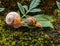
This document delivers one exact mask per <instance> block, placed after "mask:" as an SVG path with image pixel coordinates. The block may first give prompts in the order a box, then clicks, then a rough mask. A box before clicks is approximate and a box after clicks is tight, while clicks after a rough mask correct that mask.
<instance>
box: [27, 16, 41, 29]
mask: <svg viewBox="0 0 60 46" xmlns="http://www.w3.org/2000/svg"><path fill="white" fill-rule="evenodd" d="M26 22H27V24H28V25H29V26H35V27H40V28H41V27H42V25H41V24H40V23H38V22H37V20H36V18H34V17H32V16H29V17H28V18H27V21H26Z"/></svg>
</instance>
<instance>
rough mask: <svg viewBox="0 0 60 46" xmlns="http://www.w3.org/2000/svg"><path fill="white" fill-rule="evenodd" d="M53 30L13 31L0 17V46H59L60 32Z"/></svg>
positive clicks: (21, 29)
mask: <svg viewBox="0 0 60 46" xmlns="http://www.w3.org/2000/svg"><path fill="white" fill-rule="evenodd" d="M57 25H58V24H57ZM55 26H56V25H55ZM57 27H58V28H59V25H58V26H57ZM55 29H57V28H55ZM55 29H50V28H43V29H32V30H31V31H30V29H27V28H26V27H20V28H18V29H14V28H13V27H11V26H8V25H7V24H6V23H5V20H4V19H3V18H2V16H0V46H57V45H60V30H55Z"/></svg>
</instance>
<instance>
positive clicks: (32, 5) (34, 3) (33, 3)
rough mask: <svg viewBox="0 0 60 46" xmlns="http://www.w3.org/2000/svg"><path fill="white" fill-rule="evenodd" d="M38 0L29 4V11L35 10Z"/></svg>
mask: <svg viewBox="0 0 60 46" xmlns="http://www.w3.org/2000/svg"><path fill="white" fill-rule="evenodd" d="M39 2H40V0H33V1H32V2H31V4H30V9H33V8H35V7H36V6H37V5H39Z"/></svg>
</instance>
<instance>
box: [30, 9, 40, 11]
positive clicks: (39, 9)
mask: <svg viewBox="0 0 60 46" xmlns="http://www.w3.org/2000/svg"><path fill="white" fill-rule="evenodd" d="M40 11H41V9H32V10H31V11H30V12H40Z"/></svg>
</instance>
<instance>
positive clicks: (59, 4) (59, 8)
mask: <svg viewBox="0 0 60 46" xmlns="http://www.w3.org/2000/svg"><path fill="white" fill-rule="evenodd" d="M56 4H57V7H58V10H57V12H58V17H59V18H60V2H58V1H56Z"/></svg>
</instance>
